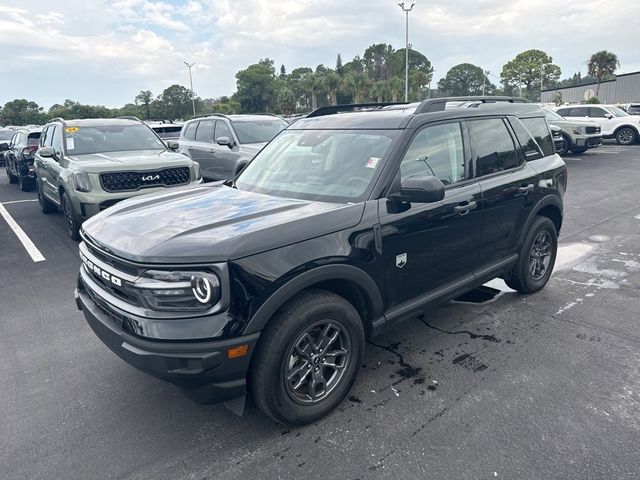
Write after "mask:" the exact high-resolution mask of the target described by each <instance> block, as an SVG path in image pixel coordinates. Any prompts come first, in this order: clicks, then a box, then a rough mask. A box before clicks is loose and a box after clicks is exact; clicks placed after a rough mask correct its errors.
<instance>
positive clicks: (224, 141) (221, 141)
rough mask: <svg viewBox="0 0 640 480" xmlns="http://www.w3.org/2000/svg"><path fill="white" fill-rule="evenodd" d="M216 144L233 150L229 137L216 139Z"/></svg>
mask: <svg viewBox="0 0 640 480" xmlns="http://www.w3.org/2000/svg"><path fill="white" fill-rule="evenodd" d="M216 143H217V144H218V145H226V146H227V147H229V148H233V140H231V139H230V138H229V137H218V138H216Z"/></svg>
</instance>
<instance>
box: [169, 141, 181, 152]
mask: <svg viewBox="0 0 640 480" xmlns="http://www.w3.org/2000/svg"><path fill="white" fill-rule="evenodd" d="M179 146H180V143H179V142H178V141H177V140H167V148H168V149H169V150H172V151H174V152H175V151H176V150H178V147H179Z"/></svg>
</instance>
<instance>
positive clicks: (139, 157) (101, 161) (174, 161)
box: [67, 150, 193, 173]
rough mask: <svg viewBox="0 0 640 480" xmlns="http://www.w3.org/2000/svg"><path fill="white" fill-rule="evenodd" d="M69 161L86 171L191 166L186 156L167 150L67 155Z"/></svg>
mask: <svg viewBox="0 0 640 480" xmlns="http://www.w3.org/2000/svg"><path fill="white" fill-rule="evenodd" d="M67 158H68V159H69V160H70V161H71V162H74V163H75V164H77V166H78V169H79V170H84V171H85V172H88V173H102V172H113V171H119V172H122V171H126V170H136V171H141V170H160V169H162V168H167V167H183V166H185V167H186V166H191V164H192V163H193V162H192V161H191V159H189V158H188V157H186V156H184V155H182V154H180V153H176V152H170V151H168V150H162V151H158V150H135V151H131V150H129V151H124V152H107V153H92V154H89V155H69V156H68V157H67Z"/></svg>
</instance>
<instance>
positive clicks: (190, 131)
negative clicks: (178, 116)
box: [184, 122, 198, 140]
mask: <svg viewBox="0 0 640 480" xmlns="http://www.w3.org/2000/svg"><path fill="white" fill-rule="evenodd" d="M197 127H198V122H191V123H190V124H189V125H187V126H186V127H184V139H185V140H195V139H196V128H197Z"/></svg>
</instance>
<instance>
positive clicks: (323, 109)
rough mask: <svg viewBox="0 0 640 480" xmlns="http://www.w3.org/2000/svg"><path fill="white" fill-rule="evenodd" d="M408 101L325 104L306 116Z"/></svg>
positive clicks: (351, 110) (404, 103)
mask: <svg viewBox="0 0 640 480" xmlns="http://www.w3.org/2000/svg"><path fill="white" fill-rule="evenodd" d="M407 103H408V102H374V103H350V104H346V105H327V106H325V107H319V108H316V109H315V110H314V111H313V112H311V113H310V114H309V115H307V117H306V118H313V117H323V116H325V115H335V114H336V113H342V112H353V111H355V110H356V109H359V108H382V107H388V106H389V105H406V104H407Z"/></svg>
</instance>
